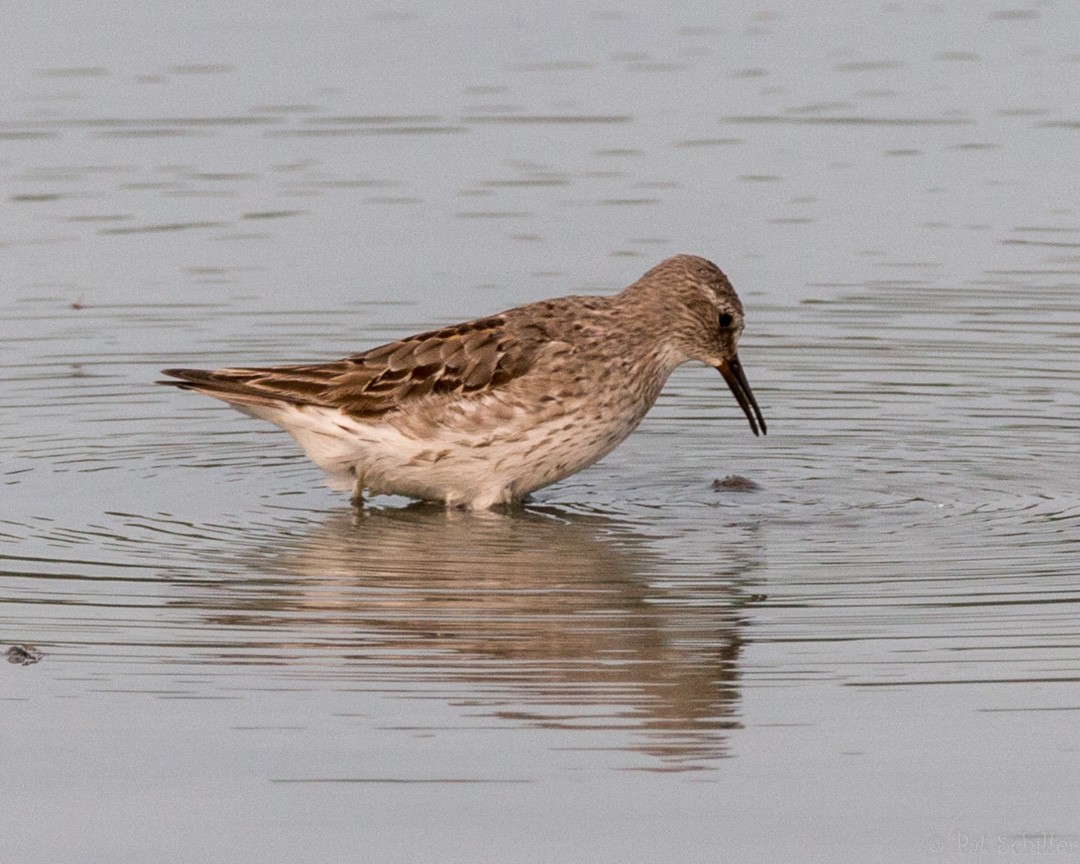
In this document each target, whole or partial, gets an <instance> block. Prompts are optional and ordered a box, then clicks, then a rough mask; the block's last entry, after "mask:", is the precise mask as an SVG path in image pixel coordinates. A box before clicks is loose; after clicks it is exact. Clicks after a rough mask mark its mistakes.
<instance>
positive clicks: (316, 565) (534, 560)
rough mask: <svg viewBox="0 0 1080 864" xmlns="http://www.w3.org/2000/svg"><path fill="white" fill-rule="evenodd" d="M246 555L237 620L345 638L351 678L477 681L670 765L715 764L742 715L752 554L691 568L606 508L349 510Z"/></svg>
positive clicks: (298, 642)
mask: <svg viewBox="0 0 1080 864" xmlns="http://www.w3.org/2000/svg"><path fill="white" fill-rule="evenodd" d="M713 545H714V546H715V544H713ZM755 552H756V549H751V550H750V555H751V557H756V555H755V554H754V553H755ZM746 557H747V550H746V549H745V544H744V548H743V550H742V558H743V559H745V558H746ZM246 564H247V565H248V566H249V567H250V568H251V569H252V570H257V571H258V572H259V573H260V574H261V575H260V577H259V578H256V579H254V580H250V581H247V582H246V583H245V584H246V585H247V586H248V588H249V589H250V590H242V591H240V592H239V593H233V592H230V594H231V601H230V602H229V604H228V609H227V610H225V609H221V607H220V606H219V607H218V611H219V612H220V613H224V617H225V618H227V620H228V623H229V624H230V625H231V626H236V625H241V626H243V625H244V624H245V623H246V624H247V625H252V626H258V627H267V626H273V627H274V628H281V629H282V630H287V631H288V635H287V636H286V634H285V633H283V632H281V631H280V630H279V631H278V632H279V635H281V636H282V637H283V638H284V639H285V640H287V642H288V644H290V645H291V646H292V647H295V648H298V649H303V648H312V647H321V648H322V649H326V648H327V647H330V646H332V647H333V648H334V649H336V651H337V657H338V658H340V661H341V662H342V663H344V666H341V665H339V666H338V667H337V674H341V675H344V676H346V677H347V678H348V679H349V680H350V686H351V685H352V684H353V683H356V682H357V681H358V680H360V681H365V680H366V681H369V682H372V683H373V684H374V683H377V685H378V686H379V687H380V688H385V687H387V685H388V684H390V685H392V684H393V682H394V680H395V679H396V680H397V681H398V682H399V683H401V684H405V683H408V685H409V686H410V687H412V686H415V685H416V683H417V682H418V681H423V682H425V683H427V684H436V685H437V684H439V683H442V684H445V685H452V686H448V688H447V689H452V690H453V694H452V695H448V694H442V695H443V697H444V698H448V699H451V700H455V701H459V700H462V695H461V693H462V685H464V686H465V690H466V692H467V694H468V695H467V696H466V697H465V700H466V701H467V703H468V705H469V706H470V710H471V711H474V710H476V709H477V707H478V706H479V709H480V711H481V712H482V713H484V714H487V715H489V716H495V717H501V718H505V719H507V720H509V721H511V722H516V723H523V724H528V725H533V726H536V727H543V728H548V729H550V728H556V729H562V730H572V729H580V730H592V731H595V730H617V735H616V737H617V741H618V743H617V744H616V745H615V746H616V747H618V748H619V749H627V748H628V749H631V750H636V751H639V752H643V753H649V754H652V755H653V756H655V757H658V760H649V764H648V766H647V767H650V768H653V769H656V770H664V769H667V770H679V769H688V768H699V767H706V766H707V765H709V763H711V762H712V761H713V760H716V759H718V758H721V757H723V756H725V755H726V753H727V743H726V737H727V735H728V733H729V732H730V730H732V729H736V728H738V726H739V723H738V720H737V717H738V701H739V690H738V681H739V653H740V647H741V643H742V636H741V631H742V630H743V628H744V627H745V620H744V615H743V613H742V611H741V607H742V606H743V605H744V604H745V603H746V602H747V601H748V599H749V597H748V595H747V593H746V592H745V590H744V589H743V588H741V587H740V586H741V585H742V584H743V583H744V582H745V580H746V575H747V570H748V569H750V568H752V567H753V566H754V565H753V564H752V563H751V564H749V565H748V564H747V563H746V561H745V560H742V561H736V560H729V561H728V562H726V566H725V562H715V563H713V564H711V565H710V566H709V568H708V572H695V573H687V572H685V571H686V570H688V569H690V567H689V566H683V567H681V568H680V567H679V566H676V565H674V564H672V563H670V562H666V561H665V560H664V559H663V557H662V556H661V555H659V554H658V552H657V551H656V544H655V543H654V541H650V540H648V539H647V538H645V537H644V536H642V535H641V534H640V533H637V532H636V531H635V530H634V529H633V528H632V526H631V525H629V524H627V523H620V522H615V521H612V520H611V519H608V518H606V517H598V516H589V515H579V514H566V513H560V514H544V513H540V512H535V511H533V512H523V513H517V514H514V515H513V516H503V515H493V514H466V513H454V512H447V511H445V510H443V509H442V508H438V507H432V506H428V505H416V506H413V507H407V508H404V509H397V510H389V509H387V510H371V509H369V510H365V511H361V512H357V513H340V514H335V515H333V516H331V517H330V518H329V519H327V520H326V521H325V522H323V523H322V524H320V525H318V526H317V527H315V528H314V529H313V530H309V531H308V533H306V534H292V533H291V532H287V533H285V534H283V535H280V536H278V537H277V538H276V539H275V541H274V544H273V549H272V551H271V550H267V551H266V552H265V553H262V554H257V555H255V556H249V557H248V558H247V559H246ZM249 572H250V571H249ZM282 577H285V578H284V579H283V578H282ZM235 587H236V586H235V584H234V588H235ZM279 644H283V643H279ZM436 692H438V691H437V689H436ZM609 740H610V736H609ZM571 746H573V745H571Z"/></svg>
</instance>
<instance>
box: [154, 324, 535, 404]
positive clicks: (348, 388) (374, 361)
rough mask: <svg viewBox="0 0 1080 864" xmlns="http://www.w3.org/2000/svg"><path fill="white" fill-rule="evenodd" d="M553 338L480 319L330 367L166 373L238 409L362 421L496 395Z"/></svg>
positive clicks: (531, 328) (178, 383)
mask: <svg viewBox="0 0 1080 864" xmlns="http://www.w3.org/2000/svg"><path fill="white" fill-rule="evenodd" d="M550 344H551V338H550V336H549V334H548V333H546V332H545V330H544V328H543V327H542V326H540V325H538V324H531V325H527V326H524V327H515V328H514V331H513V332H511V331H510V329H509V328H508V327H507V319H506V317H505V316H502V315H497V316H494V317H491V318H480V319H477V320H475V321H469V322H467V323H464V324H455V325H453V326H450V327H444V328H442V329H441V330H433V331H431V332H428V333H420V334H418V335H416V336H410V337H409V338H407V339H400V340H398V341H396V342H390V343H389V344H387V345H382V346H380V347H378V348H372V349H371V350H370V351H365V352H363V353H360V354H353V355H351V356H349V357H346V358H344V359H343V360H337V361H335V362H332V363H320V364H312V365H304V366H273V367H266V368H259V369H218V370H216V371H207V370H200V369H165V370H164V374H166V375H171V376H172V377H174V378H178V379H180V380H178V381H163V382H161V383H163V384H172V385H174V386H176V387H180V388H183V389H185V390H195V391H198V392H200V393H205V394H206V395H208V396H215V397H217V398H218V399H222V400H224V401H226V402H230V403H232V404H234V405H237V406H245V405H246V406H259V405H273V404H280V403H282V402H285V403H289V404H293V405H319V406H324V407H332V408H339V409H340V410H342V411H343V412H345V413H346V414H349V415H352V416H356V417H363V416H372V415H378V414H385V413H386V412H387V411H391V410H393V409H394V408H397V407H399V406H401V405H402V404H404V403H406V402H408V401H411V400H414V399H419V398H421V397H424V396H428V395H431V394H454V393H471V392H476V391H482V390H493V389H495V388H498V387H502V386H504V385H505V384H507V382H509V381H512V380H513V379H515V378H519V377H521V376H522V375H524V374H525V373H526V372H528V371H529V369H530V368H531V367H532V365H533V363H534V362H535V360H536V358H537V356H538V355H539V354H540V352H541V351H543V350H544V348H545V346H547V345H550Z"/></svg>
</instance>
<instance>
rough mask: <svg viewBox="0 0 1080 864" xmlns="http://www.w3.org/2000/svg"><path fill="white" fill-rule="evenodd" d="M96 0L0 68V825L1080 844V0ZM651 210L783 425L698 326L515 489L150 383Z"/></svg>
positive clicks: (353, 339)
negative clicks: (325, 447) (515, 501)
mask: <svg viewBox="0 0 1080 864" xmlns="http://www.w3.org/2000/svg"><path fill="white" fill-rule="evenodd" d="M73 14H74V15H75V18H74V19H66V20H65V21H64V22H58V21H52V20H50V19H49V18H48V16H47V15H46V14H45V12H44V10H42V9H38V8H36V7H33V6H21V7H19V8H17V9H13V10H12V11H11V15H10V21H9V25H10V26H9V27H8V30H9V32H11V33H14V34H21V35H22V36H25V37H26V38H19V39H9V40H8V41H9V42H11V43H12V44H11V45H9V46H8V47H9V48H10V50H9V51H6V52H5V54H4V60H3V61H2V63H3V69H4V72H5V74H4V75H3V76H0V177H2V184H0V213H2V219H0V226H2V227H0V259H2V261H3V264H4V273H5V279H4V283H3V285H2V286H0V472H2V473H0V480H2V482H3V494H2V496H0V643H2V645H0V647H3V648H5V649H6V648H7V647H9V646H12V645H32V646H35V648H36V650H37V651H40V652H41V654H42V656H41V659H40V660H38V661H37V662H32V663H28V664H27V665H19V664H17V663H14V662H11V663H4V664H0V716H3V718H4V720H5V728H6V729H7V730H8V732H7V734H6V735H5V736H4V739H3V741H4V743H3V744H0V759H2V764H3V765H4V777H5V779H4V781H3V784H2V786H0V788H2V789H3V791H4V793H5V806H4V817H3V830H2V831H0V852H2V853H3V855H2V856H0V857H3V858H4V860H8V859H11V860H13V861H16V860H17V861H21V862H28V864H34V862H50V864H52V862H62V861H109V862H122V861H132V862H135V861H145V860H148V859H151V858H152V859H153V860H158V861H164V862H169V861H187V860H190V859H191V858H192V857H201V858H206V859H208V860H210V859H213V860H259V861H286V860H288V861H292V860H296V859H297V858H302V857H310V855H311V854H312V853H313V850H314V854H317V855H318V857H320V858H321V859H322V860H327V861H337V860H355V858H356V856H357V855H358V854H361V852H362V853H363V855H364V857H366V858H370V859H371V860H379V861H417V860H439V861H469V862H476V861H493V862H495V861H500V862H501V861H523V862H526V861H550V860H556V859H557V860H569V861H612V860H621V861H652V860H664V861H686V862H697V861H702V862H704V861H716V860H720V859H724V860H729V859H730V860H762V861H776V860H797V861H833V860H836V858H837V856H838V855H839V856H840V857H843V858H852V859H854V858H858V859H860V860H880V861H898V862H899V861H903V862H909V861H920V860H926V861H961V860H969V859H970V858H971V857H972V855H979V856H980V857H992V858H1003V857H1004V858H1010V859H1024V860H1027V859H1030V858H1033V857H1036V856H1037V857H1039V858H1050V859H1051V860H1055V861H1070V860H1080V823H1078V821H1077V803H1078V800H1080V798H1078V795H1077V793H1076V792H1075V778H1074V775H1075V770H1074V763H1075V758H1074V757H1075V750H1076V745H1075V735H1074V734H1073V733H1074V732H1075V729H1076V722H1077V718H1078V716H1080V715H1078V714H1077V712H1078V711H1080V676H1078V674H1077V669H1078V668H1080V663H1078V661H1080V649H1078V645H1080V628H1078V625H1077V615H1076V608H1077V606H1076V604H1077V602H1078V600H1080V588H1078V583H1077V575H1078V574H1077V565H1076V561H1077V560H1080V556H1078V552H1080V491H1078V490H1080V453H1078V446H1077V442H1078V441H1080V435H1078V432H1080V377H1078V374H1077V372H1076V363H1075V359H1076V344H1077V343H1076V336H1077V322H1078V321H1080V223H1078V220H1077V213H1076V204H1075V201H1076V168H1075V164H1076V161H1077V158H1076V157H1077V148H1078V146H1080V138H1078V137H1077V136H1078V130H1080V117H1078V114H1077V109H1076V105H1077V100H1076V92H1077V84H1078V81H1080V53H1078V52H1077V49H1076V46H1075V44H1074V43H1075V39H1074V38H1073V36H1074V34H1075V33H1076V32H1078V30H1080V21H1078V19H1077V12H1076V11H1075V10H1074V9H1073V8H1072V7H1068V6H1066V5H1063V4H1043V5H1040V6H1036V7H1032V8H1030V9H1028V8H1023V9H1021V8H1012V7H1009V6H1002V5H994V4H961V5H959V6H955V7H953V6H942V7H940V8H939V7H911V8H907V7H904V6H902V5H899V4H892V5H885V6H880V7H874V8H870V7H866V6H865V5H864V4H855V3H849V4H845V3H840V4H833V5H832V6H830V7H829V8H828V9H821V8H817V7H814V8H813V9H811V8H809V7H807V8H806V9H803V8H801V7H797V6H795V5H791V4H788V5H783V4H782V5H780V6H773V7H770V8H769V9H765V8H761V9H753V10H751V9H747V10H734V11H732V10H725V11H723V12H720V11H717V8H716V7H714V6H711V5H708V4H684V5H683V6H680V7H678V8H674V9H673V8H671V7H670V6H669V5H662V4H656V5H652V6H650V5H649V4H645V5H641V4H638V6H637V7H635V8H629V7H627V8H621V7H620V8H616V7H612V8H610V9H604V10H588V9H585V10H582V11H579V12H573V13H571V12H569V11H565V10H564V11H562V12H552V14H548V13H547V12H544V11H542V10H534V9H524V8H522V9H508V8H506V7H498V8H496V7H493V6H490V5H485V4H479V3H477V4H472V5H470V6H467V7H465V8H460V5H459V7H455V11H454V12H453V13H451V12H450V11H448V9H447V10H444V9H441V8H438V7H436V6H433V5H429V6H424V5H423V4H421V5H420V6H414V7H410V8H409V9H395V8H393V7H386V8H385V9H381V10H379V11H375V12H372V11H370V10H367V9H360V8H355V9H353V8H350V9H345V8H343V7H342V8H336V9H333V10H331V9H329V7H328V8H327V9H325V10H305V13H304V15H303V16H299V17H298V15H297V13H296V11H295V9H293V8H292V7H286V6H284V5H280V4H275V3H269V2H268V3H262V4H249V5H247V6H243V7H230V8H229V9H222V10H197V9H196V10H186V11H185V14H183V15H179V14H176V13H175V12H174V11H173V10H172V9H170V8H167V7H163V6H160V4H153V3H149V4H142V5H141V6H139V7H138V8H137V9H136V8H134V7H133V8H131V9H127V10H124V11H123V12H121V11H120V10H115V9H112V8H111V7H108V8H107V7H100V8H96V9H87V10H80V11H76V12H75V13H73ZM31 36H32V37H33V38H30V37H31ZM680 251H685V252H694V253H698V254H703V255H706V256H708V257H710V258H713V259H715V260H716V261H717V262H718V263H719V264H720V266H721V267H723V268H724V269H725V271H726V272H727V273H728V275H729V276H730V277H731V279H732V281H733V282H734V284H735V285H736V287H737V288H738V290H739V291H740V294H741V296H742V297H743V299H744V302H745V304H746V306H747V309H748V328H747V331H746V334H745V335H744V338H743V342H742V345H741V350H740V354H741V356H742V359H743V362H744V365H745V367H746V369H747V374H748V376H749V378H750V381H751V383H752V384H753V386H754V390H755V393H756V394H757V397H758V400H759V402H760V403H761V405H762V407H763V409H764V411H765V414H766V416H767V418H768V421H769V430H770V433H769V435H768V437H767V438H764V439H755V438H754V437H753V436H752V435H751V434H750V432H749V430H748V429H747V428H746V424H745V420H744V419H743V418H742V415H741V413H740V412H739V409H738V407H737V406H736V405H735V404H734V401H733V400H732V399H731V397H730V394H728V393H727V390H726V387H725V386H724V383H723V381H722V380H721V379H720V378H719V376H717V375H716V374H715V372H713V371H712V370H709V369H703V368H693V367H690V366H688V367H685V368H683V369H680V370H679V371H678V372H677V373H676V374H675V376H673V378H672V380H671V382H670V383H669V385H668V388H667V390H666V392H665V395H664V396H663V398H662V399H661V401H660V403H659V404H658V405H657V407H656V408H655V409H654V411H653V413H652V414H651V415H650V416H649V418H647V420H646V421H645V423H644V424H643V425H642V427H641V428H640V429H639V430H638V432H637V433H635V435H634V436H632V437H631V439H630V440H628V441H627V442H626V443H625V444H624V445H623V446H622V447H620V448H619V449H618V450H617V451H616V452H615V453H613V454H612V455H611V456H609V457H608V458H607V459H605V460H604V461H603V462H602V463H600V464H599V465H597V466H594V467H593V468H591V469H589V470H588V471H586V472H583V473H581V474H579V475H577V476H575V477H572V478H570V479H568V480H567V481H564V482H563V483H560V484H557V485H556V486H553V487H550V488H549V489H547V490H544V491H543V492H541V493H540V494H539V495H538V496H537V501H536V502H535V503H534V504H533V505H531V506H530V507H529V508H528V509H527V510H526V511H524V512H522V513H518V514H514V515H512V516H505V515H484V514H474V515H469V514H460V513H449V514H448V513H445V512H443V511H442V510H440V509H439V508H433V507H430V506H425V505H410V504H409V502H407V501H404V500H403V499H394V498H383V499H379V500H377V501H376V502H375V505H374V506H373V507H372V508H370V509H369V510H367V511H366V512H363V513H360V514H357V513H354V512H353V511H351V510H350V508H349V507H348V505H347V502H346V501H345V500H344V499H343V497H342V496H341V494H340V493H335V492H331V491H330V490H327V489H325V488H324V487H323V486H322V484H321V479H320V477H319V473H318V471H317V469H315V468H314V467H313V466H311V465H310V464H309V463H308V462H307V461H306V460H305V459H304V458H303V457H302V456H301V455H300V454H298V453H297V452H296V450H295V447H294V446H293V445H292V444H291V442H290V440H289V439H288V438H287V436H284V435H282V434H281V433H279V432H277V431H276V430H274V429H273V428H271V427H267V426H265V425H261V424H259V423H257V422H255V421H253V420H250V419H248V418H245V417H242V416H240V415H238V414H235V413H232V412H230V411H228V410H227V409H226V408H224V407H223V406H219V405H218V404H217V403H213V402H211V401H210V400H205V399H199V398H197V397H195V396H194V395H191V394H185V393H179V392H175V391H172V390H167V389H165V388H158V387H155V386H154V384H153V381H154V380H155V378H156V377H157V374H158V370H159V369H160V368H162V367H165V366H216V365H227V364H232V365H236V364H271V363H288V362H299V361H307V360H316V359H331V358H335V357H338V356H341V355H343V354H345V353H349V352H353V351H357V350H361V349H363V348H365V347H371V346H374V345H377V344H380V343H381V342H384V341H387V340H388V339H391V338H394V337H396V336H400V335H404V334H408V333H412V332H416V331H419V330H422V329H426V328H430V327H433V326H437V325H440V324H444V323H448V322H453V321H457V320H460V319H463V318H467V317H470V316H474V315H481V314H485V313H489V312H493V311H496V310H498V309H502V308H506V307H508V306H512V305H515V304H518V303H522V302H527V301H530V300H536V299H540V298H543V297H546V296H551V295H555V294H562V293H571V292H578V293H580V292H600V293H607V292H611V291H615V290H618V289H619V288H621V287H622V286H623V285H625V284H627V283H628V282H630V281H632V280H633V279H635V278H637V276H639V275H640V274H641V273H642V272H643V271H644V270H646V269H648V268H649V267H650V266H652V265H653V264H654V263H656V262H657V261H659V260H660V259H662V258H663V257H665V256H667V255H670V254H673V253H675V252H680ZM731 474H738V475H741V476H744V477H746V478H748V479H750V480H752V481H753V482H754V483H756V484H757V485H758V486H760V487H761V488H760V489H758V490H756V491H738V490H732V489H724V488H721V489H714V488H713V481H714V480H716V479H719V478H723V477H725V476H727V475H731Z"/></svg>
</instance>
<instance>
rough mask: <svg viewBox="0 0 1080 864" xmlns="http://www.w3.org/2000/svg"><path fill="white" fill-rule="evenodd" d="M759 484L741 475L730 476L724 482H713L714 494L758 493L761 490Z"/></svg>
mask: <svg viewBox="0 0 1080 864" xmlns="http://www.w3.org/2000/svg"><path fill="white" fill-rule="evenodd" d="M760 488H761V486H759V485H758V484H757V483H755V482H754V481H753V480H751V479H750V478H749V477H743V476H742V475H741V474H728V476H727V477H725V478H724V479H723V480H713V481H712V489H713V492H756V491H757V490H758V489H760Z"/></svg>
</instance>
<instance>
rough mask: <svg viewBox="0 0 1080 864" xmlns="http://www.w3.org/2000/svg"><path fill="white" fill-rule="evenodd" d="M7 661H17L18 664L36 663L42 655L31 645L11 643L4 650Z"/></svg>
mask: <svg viewBox="0 0 1080 864" xmlns="http://www.w3.org/2000/svg"><path fill="white" fill-rule="evenodd" d="M4 656H5V657H6V658H7V661H8V663H17V664H18V665H19V666H29V665H30V664H31V663H37V662H38V660H40V659H41V658H42V657H43V656H44V655H43V654H42V653H41V652H40V651H38V650H37V648H35V647H34V646H33V645H12V646H11V647H10V648H8V649H7V651H5V652H4Z"/></svg>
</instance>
